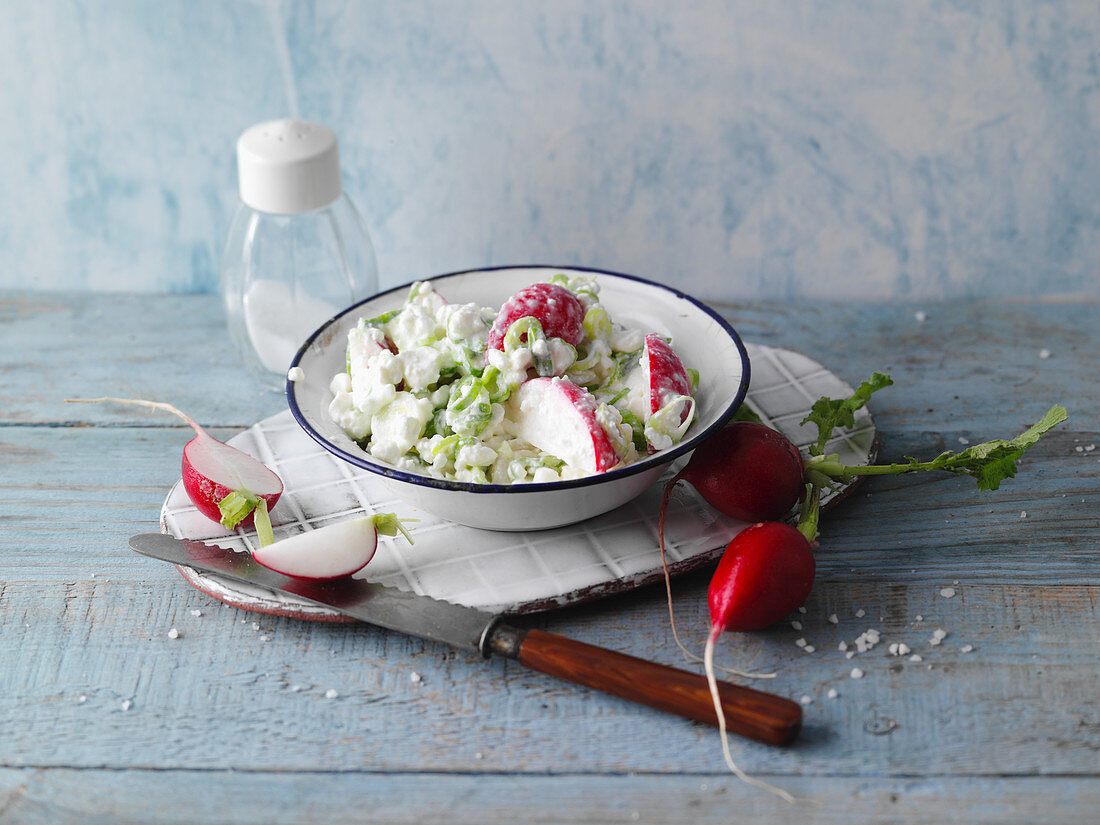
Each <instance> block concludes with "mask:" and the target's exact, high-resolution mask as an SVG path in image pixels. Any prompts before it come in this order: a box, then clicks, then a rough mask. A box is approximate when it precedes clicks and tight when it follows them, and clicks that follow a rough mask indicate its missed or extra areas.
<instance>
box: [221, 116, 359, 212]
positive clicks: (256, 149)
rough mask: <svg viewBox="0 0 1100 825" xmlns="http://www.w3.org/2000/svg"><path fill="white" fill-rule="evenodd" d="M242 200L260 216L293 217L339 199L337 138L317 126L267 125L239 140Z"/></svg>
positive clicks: (280, 122)
mask: <svg viewBox="0 0 1100 825" xmlns="http://www.w3.org/2000/svg"><path fill="white" fill-rule="evenodd" d="M237 174H238V180H239V184H240V193H241V200H242V201H244V202H245V203H246V204H248V205H249V206H251V207H252V208H253V209H257V210H259V211H260V212H271V213H274V214H277V215H291V214H295V213H298V212H310V211H312V210H314V209H321V208H323V207H325V206H328V205H329V204H330V203H332V202H333V201H334V200H336V199H337V198H338V197H340V194H341V192H342V191H343V188H342V187H341V185H340V153H339V149H338V148H337V143H336V135H334V134H333V133H332V131H331V130H330V129H328V128H326V127H324V126H322V125H320V124H319V123H309V122H307V121H304V120H269V121H266V122H265V123H257V124H256V125H255V126H252V127H250V128H249V129H247V130H245V132H244V134H242V135H241V136H240V138H239V139H238V140H237Z"/></svg>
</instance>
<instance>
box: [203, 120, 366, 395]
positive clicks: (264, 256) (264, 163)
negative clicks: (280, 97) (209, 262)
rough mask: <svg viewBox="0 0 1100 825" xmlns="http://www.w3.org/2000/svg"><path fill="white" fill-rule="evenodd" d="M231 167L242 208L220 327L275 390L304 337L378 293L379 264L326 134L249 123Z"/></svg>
mask: <svg viewBox="0 0 1100 825" xmlns="http://www.w3.org/2000/svg"><path fill="white" fill-rule="evenodd" d="M237 170H238V178H239V187H240V196H241V201H242V203H241V205H240V207H238V209H237V214H236V215H235V216H234V218H233V223H232V225H231V226H230V230H229V237H228V239H227V241H226V245H225V253H224V255H223V257H222V294H223V297H224V300H225V308H226V312H227V314H228V319H229V329H230V332H231V333H232V335H233V339H234V341H235V342H236V345H237V349H238V350H239V351H240V353H241V356H242V357H243V358H244V360H245V363H246V364H247V366H248V368H249V370H250V371H251V372H253V373H254V374H255V375H257V376H259V377H260V378H262V379H263V380H265V381H267V382H268V383H270V384H271V385H272V386H277V387H282V386H283V384H284V382H285V381H286V375H287V370H288V368H289V367H290V362H291V360H292V359H293V357H294V355H295V353H297V351H298V348H299V347H300V346H301V345H302V343H304V341H305V339H306V338H308V337H309V335H310V334H311V333H312V332H313V331H314V330H316V329H317V328H318V327H320V326H321V325H322V324H323V323H324V322H325V321H327V320H328V319H329V318H331V317H332V316H333V315H335V314H336V313H337V312H339V311H340V310H342V309H344V308H345V307H347V306H349V305H350V304H352V303H355V302H356V301H359V300H362V299H363V298H366V297H368V296H370V295H372V294H374V293H375V292H377V290H378V264H377V262H376V260H375V256H374V247H373V246H372V245H371V241H370V236H369V235H368V234H367V230H366V227H365V226H364V225H363V220H362V218H360V216H359V213H358V211H357V210H356V209H355V206H354V205H353V204H352V202H351V200H350V199H349V198H348V196H347V195H346V194H345V193H344V191H343V186H342V185H341V180H340V157H339V150H338V146H337V141H336V136H335V135H334V134H333V133H332V131H331V130H329V129H327V128H326V127H324V126H321V125H320V124H317V123H308V122H305V121H300V120H273V121H268V122H266V123H259V124H256V125H255V126H253V127H251V128H249V129H247V130H246V131H245V132H244V133H243V134H242V135H241V136H240V138H239V139H238V141H237Z"/></svg>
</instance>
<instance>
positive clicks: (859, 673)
mask: <svg viewBox="0 0 1100 825" xmlns="http://www.w3.org/2000/svg"><path fill="white" fill-rule="evenodd" d="M852 678H853V679H862V678H863V671H862V670H860V669H859V668H858V667H854V668H852Z"/></svg>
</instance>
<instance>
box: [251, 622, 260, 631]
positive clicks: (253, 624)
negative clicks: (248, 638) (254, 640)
mask: <svg viewBox="0 0 1100 825" xmlns="http://www.w3.org/2000/svg"><path fill="white" fill-rule="evenodd" d="M252 629H253V630H259V629H260V623H259V622H253V623H252Z"/></svg>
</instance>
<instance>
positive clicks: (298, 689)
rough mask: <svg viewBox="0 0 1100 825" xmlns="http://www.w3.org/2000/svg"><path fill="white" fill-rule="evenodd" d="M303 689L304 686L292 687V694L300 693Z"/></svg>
mask: <svg viewBox="0 0 1100 825" xmlns="http://www.w3.org/2000/svg"><path fill="white" fill-rule="evenodd" d="M301 689H302V686H301V685H291V686H290V692H291V693H297V692H298V691H300V690H301Z"/></svg>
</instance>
